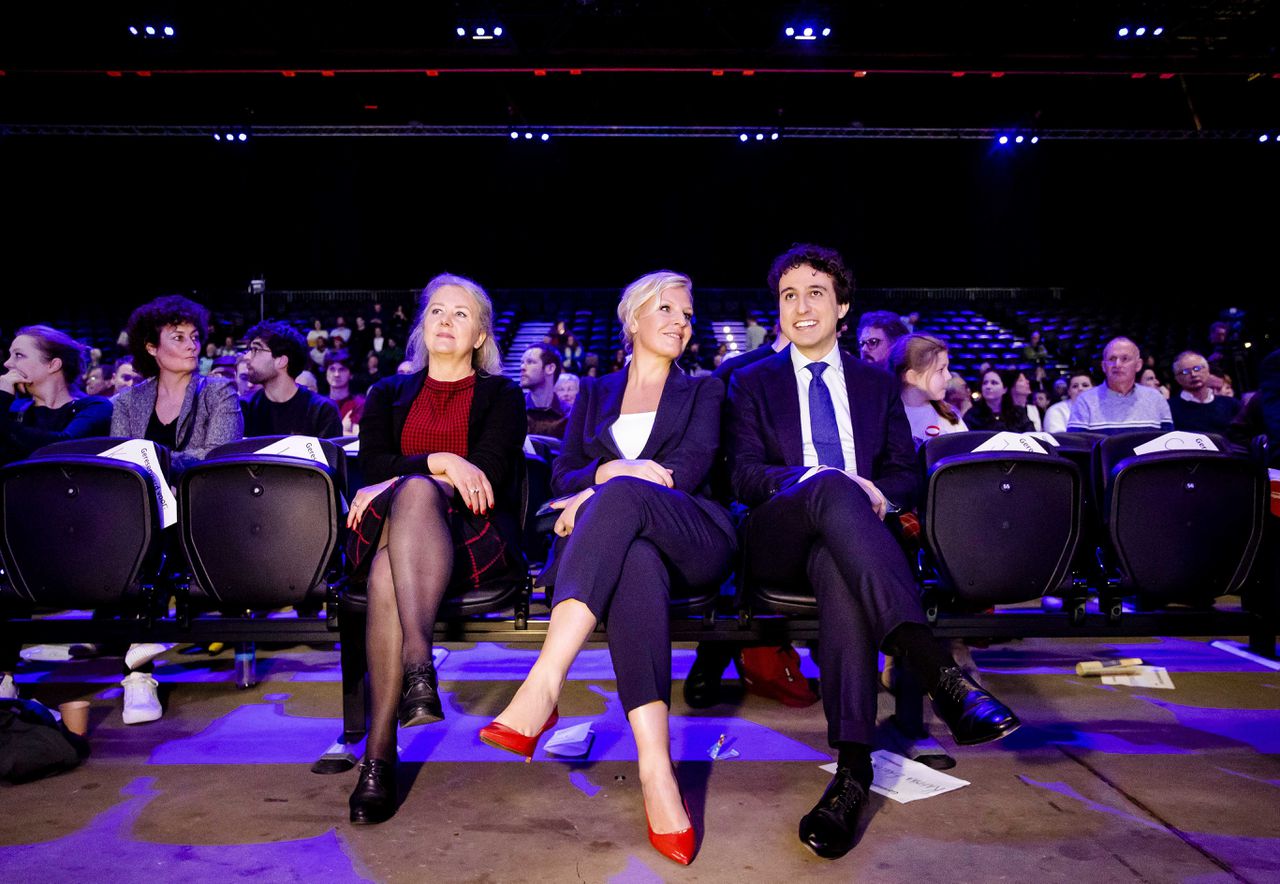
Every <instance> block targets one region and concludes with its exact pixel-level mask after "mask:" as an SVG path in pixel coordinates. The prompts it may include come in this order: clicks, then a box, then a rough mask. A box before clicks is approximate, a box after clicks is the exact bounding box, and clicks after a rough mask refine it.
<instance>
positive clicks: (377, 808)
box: [347, 758, 396, 826]
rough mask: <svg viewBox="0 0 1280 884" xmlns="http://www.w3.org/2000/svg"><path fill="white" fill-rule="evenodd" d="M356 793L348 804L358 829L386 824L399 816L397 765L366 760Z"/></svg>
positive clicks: (357, 780) (373, 759)
mask: <svg viewBox="0 0 1280 884" xmlns="http://www.w3.org/2000/svg"><path fill="white" fill-rule="evenodd" d="M356 771H357V773H358V778H357V779H356V788H355V791H353V792H352V793H351V797H350V798H349V799H348V800H347V803H348V804H349V805H350V806H351V822H353V823H355V824H356V825H357V826H366V825H373V824H374V823H384V822H386V821H387V820H389V819H391V818H392V817H393V816H395V813H396V763H395V762H394V761H383V760H382V759H381V758H366V759H365V760H364V761H362V762H360V764H359V766H358V767H357V768H356Z"/></svg>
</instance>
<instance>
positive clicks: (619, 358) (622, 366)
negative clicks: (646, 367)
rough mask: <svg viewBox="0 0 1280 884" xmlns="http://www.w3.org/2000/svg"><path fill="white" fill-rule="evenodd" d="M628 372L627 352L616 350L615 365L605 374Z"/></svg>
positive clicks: (614, 355)
mask: <svg viewBox="0 0 1280 884" xmlns="http://www.w3.org/2000/svg"><path fill="white" fill-rule="evenodd" d="M626 370H627V351H626V350H621V349H619V350H614V351H613V364H612V365H610V366H609V370H608V371H607V372H605V374H613V373H614V372H615V371H626Z"/></svg>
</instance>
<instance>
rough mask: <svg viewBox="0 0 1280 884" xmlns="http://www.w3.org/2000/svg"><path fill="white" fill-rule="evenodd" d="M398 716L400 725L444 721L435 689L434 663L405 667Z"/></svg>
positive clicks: (438, 695)
mask: <svg viewBox="0 0 1280 884" xmlns="http://www.w3.org/2000/svg"><path fill="white" fill-rule="evenodd" d="M399 718H400V726H401V727H413V726H414V725H418V724H431V723H432V722H435V721H444V709H442V708H441V707H440V694H439V692H438V691H437V690H436V667H435V664H434V663H431V662H427V663H423V664H421V665H418V666H406V667H405V670H404V692H403V693H402V694H401V695H400V715H399Z"/></svg>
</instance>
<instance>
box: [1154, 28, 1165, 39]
mask: <svg viewBox="0 0 1280 884" xmlns="http://www.w3.org/2000/svg"><path fill="white" fill-rule="evenodd" d="M1163 33H1164V28H1156V29H1155V30H1154V31H1152V32H1151V36H1153V37H1159V36H1160V35H1161V34H1163Z"/></svg>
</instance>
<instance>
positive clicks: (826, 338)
mask: <svg viewBox="0 0 1280 884" xmlns="http://www.w3.org/2000/svg"><path fill="white" fill-rule="evenodd" d="M769 283H770V288H771V289H772V290H773V291H775V292H777V294H778V308H779V324H780V326H781V328H782V330H783V332H784V333H785V334H786V335H787V337H788V338H789V339H790V340H791V346H789V347H787V348H786V349H785V350H783V351H782V352H781V353H778V354H776V355H773V356H770V357H767V358H765V359H762V360H760V361H759V362H757V363H756V364H755V365H751V366H748V367H747V368H744V369H741V370H740V371H738V372H736V373H735V374H734V376H733V379H732V381H731V382H730V385H729V421H730V428H731V429H730V432H729V434H728V443H729V463H730V467H731V476H732V484H733V491H734V494H735V496H736V497H737V499H738V500H739V501H740V502H741V503H743V504H745V505H747V506H750V507H751V514H750V516H749V517H748V519H747V521H746V522H745V523H744V525H743V529H742V531H743V546H744V548H745V552H746V555H745V557H744V565H743V568H744V571H745V576H746V579H748V580H750V581H753V582H756V583H758V584H767V585H781V586H794V585H796V584H797V583H800V584H801V585H804V584H805V583H808V584H809V585H811V586H812V587H813V591H814V595H815V596H816V600H817V607H818V624H819V626H818V629H819V643H818V650H817V652H816V656H817V658H818V666H819V669H820V670H821V676H822V703H823V709H824V711H825V712H826V716H827V739H828V742H829V743H830V745H831V746H832V747H833V748H834V749H835V750H836V751H837V752H838V759H837V763H836V764H837V766H836V774H835V777H834V778H833V779H832V781H831V784H830V785H829V786H828V787H827V790H826V792H825V793H824V794H823V796H822V798H821V799H820V800H819V801H818V804H817V805H816V806H815V807H814V808H813V810H811V811H810V812H809V813H808V814H807V815H806V816H805V817H804V818H803V819H802V820H801V821H800V840H801V842H802V843H803V844H804V845H805V846H806V847H808V848H809V849H810V850H812V851H813V852H814V853H816V854H817V855H818V856H822V857H826V858H832V859H834V858H836V857H840V856H843V855H844V854H845V853H847V852H848V851H849V850H850V849H851V848H852V847H853V843H854V840H855V837H856V832H857V823H858V817H859V815H860V813H861V811H862V809H863V808H864V807H865V806H866V805H867V802H868V795H869V792H870V789H871V748H872V743H873V742H874V739H875V727H876V693H877V690H878V676H879V673H878V671H877V665H876V664H877V652H878V651H882V652H884V653H886V654H893V655H895V656H900V657H901V658H902V659H901V661H900V665H902V666H905V667H907V668H909V669H910V671H911V672H912V673H913V674H914V675H915V677H916V678H917V679H919V681H920V683H921V684H922V685H923V686H924V688H925V690H927V691H928V692H929V694H930V696H931V697H932V698H933V701H934V708H935V710H936V711H937V713H938V717H939V718H941V719H942V720H943V721H944V722H945V723H946V724H947V726H948V727H949V728H950V729H951V732H952V734H953V735H954V736H955V738H956V741H957V742H958V743H960V744H962V745H971V744H976V743H984V742H987V741H989V740H995V739H999V738H1001V737H1003V736H1006V735H1007V734H1010V733H1012V732H1013V731H1014V730H1015V729H1016V728H1017V727H1018V726H1019V721H1018V718H1017V716H1015V715H1014V714H1013V712H1011V711H1010V710H1009V709H1008V708H1007V707H1006V706H1005V705H1004V704H1003V703H1001V702H1000V701H999V700H997V699H996V698H995V697H994V696H992V695H991V694H990V693H989V692H987V691H986V690H984V689H983V688H982V687H980V686H979V685H978V684H977V683H976V682H974V681H973V680H972V679H971V678H969V676H968V675H966V674H965V673H964V672H963V671H962V670H961V669H960V668H959V667H958V666H957V665H956V662H955V660H953V659H952V658H951V656H950V655H949V654H948V653H947V652H946V651H945V650H944V649H943V648H942V647H941V646H940V645H939V644H938V643H937V641H936V640H935V639H934V637H933V634H932V633H931V632H930V630H929V628H928V626H927V625H926V623H925V617H924V612H923V610H922V609H921V607H920V598H919V591H918V589H917V587H916V584H915V580H914V578H913V577H912V575H911V568H910V566H909V565H908V563H907V559H906V556H904V555H903V552H902V549H901V548H900V547H899V546H898V544H897V542H896V541H895V540H894V538H893V535H892V534H891V533H890V532H889V529H888V528H886V527H885V525H884V517H885V515H886V513H888V512H889V511H891V510H892V511H897V510H899V509H901V508H906V507H910V506H911V505H912V504H913V503H914V501H915V498H916V497H917V495H918V493H919V476H918V471H917V467H916V455H915V446H914V445H913V444H912V442H911V430H910V427H909V425H908V423H907V418H906V414H905V412H904V410H903V405H902V397H901V391H900V389H899V384H898V381H897V379H896V378H895V377H893V376H892V375H891V374H890V373H889V372H887V371H879V370H876V369H874V368H872V367H871V366H868V365H867V364H866V363H865V362H859V361H857V360H856V359H854V358H853V357H852V356H849V355H847V354H843V353H842V352H841V351H840V350H839V348H838V347H837V346H836V337H837V333H838V330H839V327H840V321H841V320H842V319H843V318H844V316H845V314H847V313H848V312H849V307H850V300H851V298H850V296H851V293H852V289H853V276H852V274H851V273H850V271H849V269H848V268H847V267H846V266H845V264H844V261H843V259H842V258H841V257H840V255H839V253H837V252H835V251H834V250H832V249H827V248H823V247H821V246H816V245H798V246H795V247H793V248H792V249H791V250H790V251H788V252H787V253H785V254H783V255H781V256H779V257H778V258H777V259H776V260H775V261H774V263H773V266H772V268H771V269H770V271H769ZM890 315H891V316H892V314H890ZM893 318H894V319H895V320H897V317H896V316H893ZM877 327H879V326H877Z"/></svg>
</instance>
